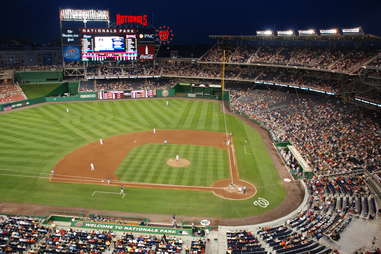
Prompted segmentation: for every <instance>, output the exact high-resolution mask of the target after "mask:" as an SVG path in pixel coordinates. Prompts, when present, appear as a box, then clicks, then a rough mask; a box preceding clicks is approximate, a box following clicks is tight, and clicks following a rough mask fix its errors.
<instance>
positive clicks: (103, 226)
mask: <svg viewBox="0 0 381 254" xmlns="http://www.w3.org/2000/svg"><path fill="white" fill-rule="evenodd" d="M71 226H72V227H79V228H88V229H96V230H97V229H98V230H111V231H123V232H135V233H146V234H166V235H191V230H180V229H174V228H155V227H145V226H135V225H120V224H108V223H97V222H86V221H80V222H75V221H74V222H72V223H71Z"/></svg>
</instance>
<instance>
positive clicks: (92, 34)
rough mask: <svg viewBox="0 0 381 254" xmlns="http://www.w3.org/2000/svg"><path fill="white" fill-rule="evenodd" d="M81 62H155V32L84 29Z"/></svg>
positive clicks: (120, 29) (82, 31)
mask: <svg viewBox="0 0 381 254" xmlns="http://www.w3.org/2000/svg"><path fill="white" fill-rule="evenodd" d="M80 38H81V60H82V61H85V62H90V61H102V62H103V61H135V60H153V59H154V54H155V47H156V41H155V33H154V31H147V30H144V31H143V30H137V29H123V28H109V29H108V28H106V29H105V28H82V29H81V35H80Z"/></svg>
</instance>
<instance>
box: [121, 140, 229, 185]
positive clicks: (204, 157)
mask: <svg viewBox="0 0 381 254" xmlns="http://www.w3.org/2000/svg"><path fill="white" fill-rule="evenodd" d="M177 154H179V155H180V157H181V158H185V159H187V160H189V161H190V162H191V164H190V165H189V166H188V167H187V168H173V167H171V166H168V165H167V163H166V162H167V160H168V159H169V158H175V157H176V155H177ZM116 175H117V176H118V177H119V179H120V180H122V181H127V182H144V183H159V184H174V185H191V186H210V185H212V184H213V183H214V182H215V181H216V180H219V179H223V178H228V177H229V169H228V161H227V152H226V150H223V149H219V148H216V147H209V146H195V145H175V144H166V145H165V144H146V145H142V146H138V147H136V148H134V149H133V150H132V151H131V152H129V153H128V155H127V157H126V158H125V159H124V160H123V161H122V163H121V164H120V166H119V167H118V169H117V171H116Z"/></svg>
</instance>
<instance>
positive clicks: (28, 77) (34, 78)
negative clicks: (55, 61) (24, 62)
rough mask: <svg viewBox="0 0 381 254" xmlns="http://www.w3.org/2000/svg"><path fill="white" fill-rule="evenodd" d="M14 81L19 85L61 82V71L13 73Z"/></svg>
mask: <svg viewBox="0 0 381 254" xmlns="http://www.w3.org/2000/svg"><path fill="white" fill-rule="evenodd" d="M15 80H16V81H17V82H19V83H38V82H48V81H62V80H63V72H62V71H20V72H16V73H15Z"/></svg>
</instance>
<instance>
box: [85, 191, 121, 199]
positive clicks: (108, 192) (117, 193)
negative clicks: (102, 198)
mask: <svg viewBox="0 0 381 254" xmlns="http://www.w3.org/2000/svg"><path fill="white" fill-rule="evenodd" d="M97 193H102V194H112V195H120V196H122V198H123V199H124V197H125V196H126V194H124V193H120V192H111V191H93V194H91V197H93V198H94V197H95V194H97Z"/></svg>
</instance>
